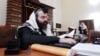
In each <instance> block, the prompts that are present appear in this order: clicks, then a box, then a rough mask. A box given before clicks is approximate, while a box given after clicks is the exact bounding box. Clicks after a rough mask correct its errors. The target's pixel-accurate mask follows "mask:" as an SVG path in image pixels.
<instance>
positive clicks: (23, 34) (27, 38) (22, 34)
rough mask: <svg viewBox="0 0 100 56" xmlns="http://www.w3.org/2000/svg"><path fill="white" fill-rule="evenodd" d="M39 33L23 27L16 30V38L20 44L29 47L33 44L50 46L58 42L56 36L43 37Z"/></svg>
mask: <svg viewBox="0 0 100 56" xmlns="http://www.w3.org/2000/svg"><path fill="white" fill-rule="evenodd" d="M39 33H40V32H37V31H33V30H31V29H30V28H29V27H27V26H25V27H21V28H19V29H18V38H19V39H20V41H21V43H22V44H25V45H31V44H34V43H39V44H50V43H57V42H59V38H57V37H56V36H45V35H42V34H39ZM41 33H42V32H41Z"/></svg>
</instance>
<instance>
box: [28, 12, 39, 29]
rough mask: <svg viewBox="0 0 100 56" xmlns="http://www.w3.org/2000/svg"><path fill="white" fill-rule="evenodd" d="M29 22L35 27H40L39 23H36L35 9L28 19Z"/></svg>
mask: <svg viewBox="0 0 100 56" xmlns="http://www.w3.org/2000/svg"><path fill="white" fill-rule="evenodd" d="M26 22H28V23H29V24H31V26H32V27H33V28H35V29H39V27H38V25H37V23H36V17H35V12H34V11H33V12H32V14H31V15H30V16H29V20H27V21H26Z"/></svg>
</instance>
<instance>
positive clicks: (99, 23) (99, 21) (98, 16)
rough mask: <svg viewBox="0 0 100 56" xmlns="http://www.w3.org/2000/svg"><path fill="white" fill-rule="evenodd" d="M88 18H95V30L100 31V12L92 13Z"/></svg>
mask: <svg viewBox="0 0 100 56" xmlns="http://www.w3.org/2000/svg"><path fill="white" fill-rule="evenodd" d="M88 18H90V19H93V20H94V27H95V30H97V31H100V12H95V13H91V14H90V15H89V17H88Z"/></svg>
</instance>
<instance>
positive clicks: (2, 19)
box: [0, 0, 7, 25]
mask: <svg viewBox="0 0 100 56" xmlns="http://www.w3.org/2000/svg"><path fill="white" fill-rule="evenodd" d="M6 4H7V0H0V25H5V24H6V10H7V6H6Z"/></svg>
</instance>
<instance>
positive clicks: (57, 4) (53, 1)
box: [40, 0, 62, 30]
mask: <svg viewBox="0 0 100 56" xmlns="http://www.w3.org/2000/svg"><path fill="white" fill-rule="evenodd" d="M40 2H41V3H44V4H47V5H50V6H52V7H54V8H55V9H54V10H53V21H54V26H55V23H61V24H62V6H61V5H62V4H61V2H62V1H61V0H40ZM54 28H55V27H54ZM59 30H61V29H59Z"/></svg>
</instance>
